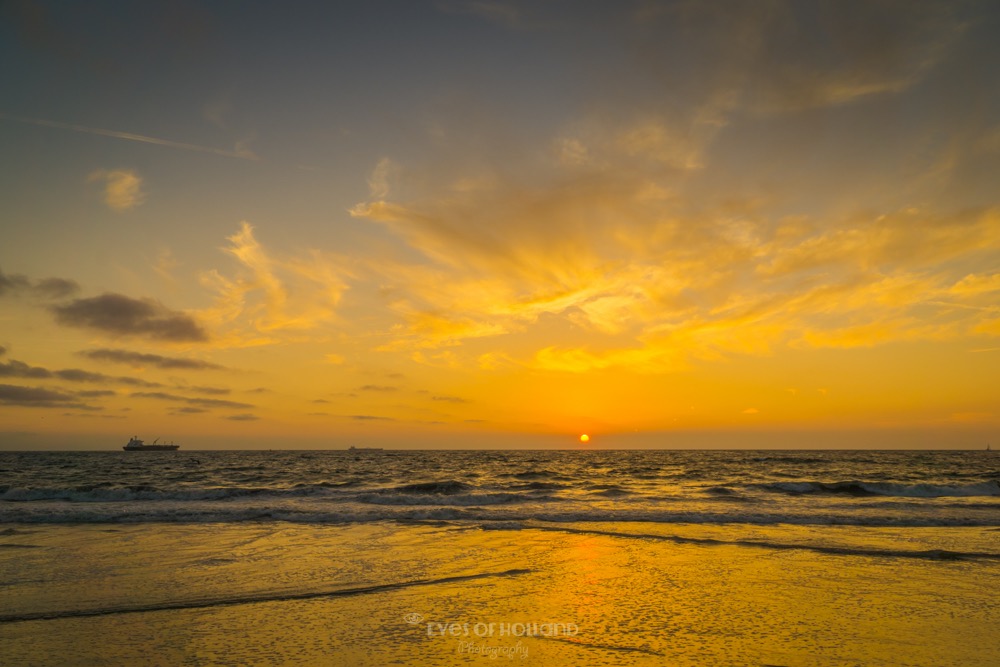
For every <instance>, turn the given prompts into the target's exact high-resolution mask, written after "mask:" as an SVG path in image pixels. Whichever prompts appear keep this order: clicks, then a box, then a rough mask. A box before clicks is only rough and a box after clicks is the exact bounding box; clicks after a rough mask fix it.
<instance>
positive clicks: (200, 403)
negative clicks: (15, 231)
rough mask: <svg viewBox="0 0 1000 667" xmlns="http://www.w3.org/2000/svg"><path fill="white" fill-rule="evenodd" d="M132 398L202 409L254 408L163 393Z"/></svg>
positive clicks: (139, 393) (145, 393) (235, 402)
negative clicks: (168, 402)
mask: <svg viewBox="0 0 1000 667" xmlns="http://www.w3.org/2000/svg"><path fill="white" fill-rule="evenodd" d="M131 395H132V396H134V397H136V398H153V399H156V400H160V401H176V402H178V403H186V404H188V405H193V406H196V407H200V408H237V409H239V408H252V407H254V406H253V405H252V404H251V403H240V402H238V401H225V400H222V399H218V398H189V397H187V396H178V395H177V394H168V393H165V392H161V391H135V392H132V394H131Z"/></svg>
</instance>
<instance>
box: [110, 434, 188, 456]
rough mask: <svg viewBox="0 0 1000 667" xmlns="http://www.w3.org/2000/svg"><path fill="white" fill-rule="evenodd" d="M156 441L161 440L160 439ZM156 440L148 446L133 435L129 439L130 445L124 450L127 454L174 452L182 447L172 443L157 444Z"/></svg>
mask: <svg viewBox="0 0 1000 667" xmlns="http://www.w3.org/2000/svg"><path fill="white" fill-rule="evenodd" d="M156 440H159V438H157V439H156ZM156 440H154V441H153V442H152V443H150V444H148V445H147V444H146V443H144V442H143V441H142V440H140V439H139V436H137V435H133V436H132V437H131V439H129V441H128V444H127V445H125V446H124V447H122V449H124V450H125V451H126V452H172V451H174V450H176V449H177V448H178V447H180V445H175V444H174V443H172V442H171V443H170V444H157V443H156Z"/></svg>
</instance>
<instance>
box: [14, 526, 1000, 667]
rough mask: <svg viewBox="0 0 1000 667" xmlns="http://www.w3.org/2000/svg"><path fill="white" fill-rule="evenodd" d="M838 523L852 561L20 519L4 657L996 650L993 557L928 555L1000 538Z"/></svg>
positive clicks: (745, 657)
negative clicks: (904, 535)
mask: <svg viewBox="0 0 1000 667" xmlns="http://www.w3.org/2000/svg"><path fill="white" fill-rule="evenodd" d="M834 530H835V532H837V533H839V535H838V536H837V537H838V540H837V541H838V544H839V545H840V546H842V547H843V548H844V549H845V553H828V552H824V551H822V550H820V551H817V550H815V549H814V548H810V546H809V545H811V544H812V545H815V544H816V538H817V535H816V531H810V530H808V529H806V530H803V529H801V528H797V527H769V528H756V529H739V528H732V527H728V526H711V527H704V526H684V525H672V526H669V527H665V526H663V525H662V524H628V525H622V524H609V523H600V524H582V525H581V524H574V525H566V526H558V527H553V526H544V525H543V526H539V527H537V528H536V527H519V528H517V529H510V528H500V529H495V530H483V529H481V528H478V527H477V528H470V527H461V526H459V527H456V526H452V525H406V526H403V525H398V524H393V523H379V524H372V525H362V526H359V525H351V526H315V525H294V524H288V523H261V524H241V525H228V526H227V525H213V524H204V525H152V526H151V525H123V526H111V527H109V526H93V525H91V526H63V525H57V526H52V525H43V526H37V525H35V526H19V527H16V528H13V529H11V528H8V529H7V533H5V534H4V536H3V542H5V543H7V546H6V548H3V549H2V551H0V554H2V555H0V558H2V561H0V562H2V574H3V581H4V583H5V584H6V585H5V588H6V589H7V592H8V595H7V596H6V600H7V601H6V602H5V603H4V605H3V611H2V614H3V621H4V622H3V623H2V624H0V653H2V654H3V655H4V656H5V659H4V662H5V664H10V665H133V664H157V665H179V664H192V665H197V664H202V665H216V664H220V665H221V664H233V665H246V664H264V665H271V664H273V665H305V664H309V665H314V664H315V665H326V664H329V665H388V664H399V665H476V664H489V663H490V662H494V663H495V662H496V661H506V662H515V663H517V664H536V665H585V664H586V665H590V664H593V665H635V664H638V665H645V664H649V665H658V664H672V665H708V664H714V665H927V666H931V665H986V664H990V663H991V661H993V660H995V658H996V656H997V655H998V654H1000V632H998V631H997V621H998V620H1000V612H998V601H997V597H996V591H997V590H1000V561H998V560H995V559H991V558H985V559H984V558H975V557H966V558H961V559H950V558H948V557H947V556H941V555H938V554H935V550H938V549H941V550H947V549H948V548H954V547H955V545H956V543H961V544H963V545H965V546H966V547H969V546H970V545H973V546H975V547H976V548H978V549H981V550H982V552H983V553H993V554H996V553H998V552H1000V544H998V543H1000V532H998V531H995V530H993V531H989V532H986V533H984V532H983V531H981V530H979V529H963V528H949V529H925V530H922V531H919V534H915V535H914V534H911V535H910V537H909V538H908V539H907V540H906V543H905V545H902V546H901V544H900V541H901V540H900V536H899V534H898V533H899V531H898V530H893V529H879V528H866V529H863V530H858V529H849V530H839V531H837V530H836V529H834ZM910 532H911V533H912V531H910ZM741 541H742V542H756V543H758V544H739V542H741ZM768 543H772V544H781V545H785V546H786V547H791V546H793V545H797V544H798V545H803V547H804V548H769V547H768V546H766V545H767V544H768ZM15 544H17V545H19V546H11V545H15ZM824 544H825V545H826V546H830V540H829V537H828V536H827V538H826V539H825V542H824ZM878 545H881V547H880V546H878ZM865 549H868V550H870V551H872V552H873V553H872V554H871V555H866V554H865V553H864V551H865ZM880 549H882V551H883V552H882V553H880V551H879V550H880ZM890 550H893V551H894V553H893V551H890ZM12 594H13V595H12ZM18 618H19V619H23V620H18V621H16V622H15V621H13V619H18ZM31 618H34V619H35V620H27V619H31ZM484 661H485V662H484Z"/></svg>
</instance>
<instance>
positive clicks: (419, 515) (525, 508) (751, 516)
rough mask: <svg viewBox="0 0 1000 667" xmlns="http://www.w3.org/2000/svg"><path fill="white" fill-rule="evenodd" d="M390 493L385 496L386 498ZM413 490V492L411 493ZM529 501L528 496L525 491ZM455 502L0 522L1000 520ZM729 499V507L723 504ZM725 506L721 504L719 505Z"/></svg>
mask: <svg viewBox="0 0 1000 667" xmlns="http://www.w3.org/2000/svg"><path fill="white" fill-rule="evenodd" d="M381 498H382V499H384V498H385V497H384V496H383V497H381ZM413 498H415V497H411V500H412V499H413ZM521 498H522V500H523V497H521ZM449 500H451V501H452V502H450V503H447V504H445V503H428V502H424V503H420V502H415V501H414V502H409V501H406V500H401V501H399V502H392V501H389V502H377V501H376V502H362V501H359V500H357V499H355V500H354V501H353V502H344V503H329V502H326V500H325V499H318V500H315V501H309V502H304V503H303V502H298V501H294V500H286V501H279V502H271V501H268V502H257V501H256V500H253V501H245V502H241V501H235V502H232V503H219V502H203V503H191V502H166V503H103V504H101V503H79V504H73V505H63V506H58V505H52V504H34V505H33V504H29V503H24V504H14V505H12V506H9V507H6V508H3V510H2V511H0V522H3V523H11V524H49V523H64V524H134V523H243V522H260V521H284V522H289V523H306V524H356V523H376V522H382V521H402V522H409V521H426V520H441V521H459V522H477V523H484V522H488V523H496V522H533V523H537V522H541V523H551V524H567V523H597V522H601V523H609V522H615V523H658V524H685V523H686V524H707V525H720V524H731V525H778V524H793V525H802V526H871V527H893V528H904V527H950V526H974V527H981V528H987V529H988V528H993V527H1000V515H998V514H997V513H996V512H949V513H946V514H942V513H939V512H933V513H920V514H914V513H906V514H901V513H900V512H892V511H889V512H878V513H876V512H870V511H866V512H864V513H859V512H857V511H854V510H852V509H851V508H845V509H843V510H840V511H828V512H825V513H822V514H817V513H816V512H812V511H809V510H803V511H801V512H796V511H789V510H788V509H787V508H785V509H780V508H778V509H776V510H775V511H763V510H759V509H756V508H754V506H750V505H747V504H743V503H740V504H736V503H723V504H719V503H713V507H712V508H711V509H708V508H700V509H669V510H665V509H657V508H652V509H651V508H643V507H638V506H632V507H629V508H608V507H594V506H587V505H586V504H580V503H574V502H571V501H566V502H546V501H545V500H542V501H541V502H538V503H535V502H531V503H527V502H515V501H505V500H503V499H500V498H497V499H495V500H494V502H493V503H490V502H483V498H482V497H481V496H480V497H475V496H458V497H455V496H452V497H451V498H449ZM723 506H724V509H722V507H723ZM716 508H720V509H716Z"/></svg>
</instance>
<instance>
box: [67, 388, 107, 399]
mask: <svg viewBox="0 0 1000 667" xmlns="http://www.w3.org/2000/svg"><path fill="white" fill-rule="evenodd" d="M76 395H77V396H83V397H85V398H100V397H102V396H114V395H115V392H113V391H111V390H110V389H94V390H91V391H78V392H76Z"/></svg>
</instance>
